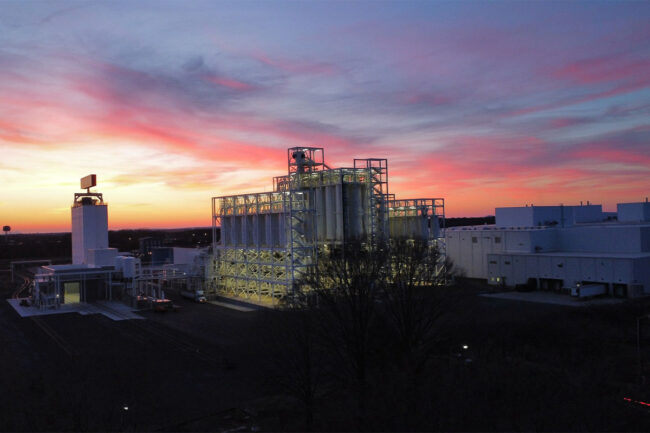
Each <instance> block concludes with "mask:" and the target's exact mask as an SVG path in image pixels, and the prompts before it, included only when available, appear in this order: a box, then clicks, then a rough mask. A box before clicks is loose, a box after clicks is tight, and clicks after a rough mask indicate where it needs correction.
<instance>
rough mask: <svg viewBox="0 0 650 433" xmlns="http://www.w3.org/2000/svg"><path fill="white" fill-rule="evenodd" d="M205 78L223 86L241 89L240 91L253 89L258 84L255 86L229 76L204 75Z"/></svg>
mask: <svg viewBox="0 0 650 433" xmlns="http://www.w3.org/2000/svg"><path fill="white" fill-rule="evenodd" d="M204 79H205V80H207V81H210V82H212V83H214V84H216V85H218V86H222V87H227V88H229V89H233V90H239V91H248V90H253V89H255V88H256V86H253V85H251V84H248V83H244V82H242V81H238V80H235V79H232V78H227V77H219V76H214V75H206V76H204Z"/></svg>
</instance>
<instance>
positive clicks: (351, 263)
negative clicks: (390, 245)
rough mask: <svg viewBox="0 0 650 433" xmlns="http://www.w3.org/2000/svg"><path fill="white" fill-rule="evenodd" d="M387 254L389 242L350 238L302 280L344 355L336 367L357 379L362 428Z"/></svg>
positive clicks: (325, 338) (335, 349)
mask: <svg viewBox="0 0 650 433" xmlns="http://www.w3.org/2000/svg"><path fill="white" fill-rule="evenodd" d="M387 258H388V251H387V248H385V247H384V246H383V245H380V246H374V247H369V246H367V245H364V244H362V243H361V242H358V241H353V242H347V243H346V244H345V246H343V247H330V248H329V251H328V253H327V254H322V255H321V256H320V257H319V262H318V266H317V269H316V270H315V272H313V273H310V274H308V275H306V276H305V277H304V278H303V280H302V281H301V286H302V287H303V289H308V290H309V291H310V293H311V294H312V299H313V300H314V301H315V302H317V303H318V308H317V310H316V311H317V316H318V323H319V331H320V333H319V334H320V336H321V341H322V343H323V344H324V346H325V349H326V350H327V351H328V352H329V353H332V354H334V355H335V356H336V358H337V359H338V360H339V362H338V363H337V364H336V366H335V367H333V368H332V369H331V372H332V373H334V375H335V376H337V377H338V378H340V379H343V380H345V381H346V382H350V383H352V384H353V388H354V391H355V395H356V400H357V427H358V428H359V429H362V428H363V426H364V418H365V413H366V398H367V388H368V368H369V363H370V361H371V358H372V356H371V351H372V347H371V337H372V332H373V325H374V324H375V322H376V319H377V310H376V301H377V299H378V297H379V295H380V294H381V293H382V292H383V290H384V288H385V284H386V271H387V267H386V265H387Z"/></svg>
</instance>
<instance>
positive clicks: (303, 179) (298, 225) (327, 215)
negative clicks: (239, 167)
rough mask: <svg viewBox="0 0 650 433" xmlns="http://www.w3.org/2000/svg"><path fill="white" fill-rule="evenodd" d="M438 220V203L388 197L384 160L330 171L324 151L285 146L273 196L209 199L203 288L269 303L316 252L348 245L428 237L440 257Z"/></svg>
mask: <svg viewBox="0 0 650 433" xmlns="http://www.w3.org/2000/svg"><path fill="white" fill-rule="evenodd" d="M444 218H445V210H444V199H442V198H432V199H410V200H397V199H395V197H394V195H391V194H389V190H388V163H387V160H386V159H375V158H369V159H354V160H353V163H352V165H351V166H350V167H340V168H332V167H329V166H328V165H327V164H326V162H325V155H324V150H323V149H322V148H316V147H296V148H291V149H288V151H287V174H286V175H283V176H278V177H275V178H274V179H273V191H272V192H262V193H256V194H242V195H234V196H226V197H213V199H212V222H213V251H214V260H213V263H212V267H211V275H210V276H209V279H210V281H209V284H208V290H209V292H210V293H213V294H221V295H226V296H237V297H244V298H247V299H251V300H256V301H267V302H271V303H275V302H276V301H277V300H278V299H279V298H282V297H284V296H286V295H287V294H292V293H293V291H294V290H295V285H296V282H297V281H298V279H299V278H300V277H301V275H303V274H304V273H305V272H306V271H308V270H309V268H311V267H313V266H315V265H316V263H317V261H318V257H319V254H320V255H322V254H327V251H328V250H329V249H330V248H336V247H339V246H342V245H344V244H345V243H346V242H351V241H354V242H362V243H365V244H366V245H371V244H373V243H376V242H378V241H385V240H388V239H389V238H394V237H400V238H419V239H426V240H429V241H430V242H431V244H432V245H435V246H437V247H438V248H440V250H441V252H442V256H443V258H444ZM441 266H442V264H441Z"/></svg>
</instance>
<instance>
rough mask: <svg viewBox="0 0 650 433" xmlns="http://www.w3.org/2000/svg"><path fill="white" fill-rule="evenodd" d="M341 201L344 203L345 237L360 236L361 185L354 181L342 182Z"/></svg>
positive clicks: (354, 237)
mask: <svg viewBox="0 0 650 433" xmlns="http://www.w3.org/2000/svg"><path fill="white" fill-rule="evenodd" d="M343 201H344V203H345V209H344V213H345V218H344V219H345V223H346V224H345V234H346V239H358V238H360V237H361V215H362V205H363V203H361V186H360V185H359V184H356V183H346V184H343Z"/></svg>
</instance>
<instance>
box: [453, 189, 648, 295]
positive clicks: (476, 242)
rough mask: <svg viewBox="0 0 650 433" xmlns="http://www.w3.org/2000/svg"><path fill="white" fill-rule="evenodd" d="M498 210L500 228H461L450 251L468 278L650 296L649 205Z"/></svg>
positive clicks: (496, 214)
mask: <svg viewBox="0 0 650 433" xmlns="http://www.w3.org/2000/svg"><path fill="white" fill-rule="evenodd" d="M617 210H618V212H617V216H618V219H617V220H614V219H612V218H611V217H608V215H607V214H606V213H603V212H602V207H601V206H600V205H590V204H587V205H585V206H583V205H579V206H526V207H509V208H497V209H496V212H495V216H496V221H495V224H494V225H484V226H470V227H454V228H448V229H447V230H446V233H445V239H446V244H447V255H448V257H449V258H450V259H451V260H452V261H453V262H454V264H455V266H456V267H457V268H458V269H459V270H461V272H463V273H464V275H465V276H466V277H468V278H479V279H485V280H487V281H488V283H490V284H493V285H501V286H506V287H515V286H523V285H526V286H527V287H530V288H539V289H546V290H558V291H569V292H570V291H573V294H576V293H579V288H580V287H585V286H587V285H589V286H593V285H599V286H601V287H602V288H603V292H604V293H608V294H610V295H613V296H620V297H637V296H643V295H646V294H650V203H648V202H647V200H646V201H645V202H640V203H620V204H619V205H618V209H617Z"/></svg>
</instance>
